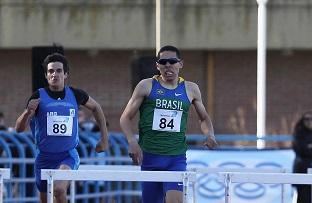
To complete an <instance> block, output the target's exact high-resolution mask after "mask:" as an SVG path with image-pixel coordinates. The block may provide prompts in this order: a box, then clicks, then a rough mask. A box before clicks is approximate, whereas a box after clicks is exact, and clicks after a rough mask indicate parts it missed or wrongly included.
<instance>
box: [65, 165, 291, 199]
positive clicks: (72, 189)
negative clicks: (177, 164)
mask: <svg viewBox="0 0 312 203" xmlns="http://www.w3.org/2000/svg"><path fill="white" fill-rule="evenodd" d="M78 170H114V171H116V170H117V171H123V170H127V171H128V170H130V171H140V166H135V165H88V164H82V165H80V166H79V169H78ZM187 171H191V172H195V173H196V174H209V173H210V174H211V173H213V174H218V173H222V172H227V173H229V172H243V173H248V172H253V173H286V169H283V168H273V169H266V168H218V167H201V168H192V167H190V168H188V169H187ZM220 181H222V182H224V180H223V179H222V180H220ZM70 184H71V186H70V202H71V203H74V202H75V194H76V191H75V181H74V180H72V181H71V183H70ZM284 186H285V185H284V184H281V203H284V199H285V198H284V194H285V188H284ZM196 188H197V184H196V181H195V182H193V183H192V189H193V191H192V192H193V202H196ZM228 190H229V188H228V187H226V188H225V192H226V193H225V194H228Z"/></svg>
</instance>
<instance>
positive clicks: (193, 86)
mask: <svg viewBox="0 0 312 203" xmlns="http://www.w3.org/2000/svg"><path fill="white" fill-rule="evenodd" d="M184 83H185V88H186V89H196V88H198V85H197V84H196V83H195V82H192V81H186V80H185V81H184Z"/></svg>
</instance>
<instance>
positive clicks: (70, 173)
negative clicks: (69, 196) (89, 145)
mask: <svg viewBox="0 0 312 203" xmlns="http://www.w3.org/2000/svg"><path fill="white" fill-rule="evenodd" d="M41 180H47V189H48V191H47V195H48V203H53V197H54V194H53V182H54V181H55V180H68V181H71V180H84V181H86V180H94V181H99V180H105V181H148V182H182V183H183V203H187V201H188V185H189V184H190V183H192V182H195V181H196V173H195V172H184V171H183V172H181V171H131V170H128V171H116V170H55V169H41Z"/></svg>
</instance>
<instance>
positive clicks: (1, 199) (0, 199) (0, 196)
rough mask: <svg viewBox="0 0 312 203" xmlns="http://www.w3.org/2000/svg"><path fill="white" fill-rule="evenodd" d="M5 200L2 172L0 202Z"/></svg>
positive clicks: (0, 176)
mask: <svg viewBox="0 0 312 203" xmlns="http://www.w3.org/2000/svg"><path fill="white" fill-rule="evenodd" d="M2 202H3V177H2V174H0V203H2Z"/></svg>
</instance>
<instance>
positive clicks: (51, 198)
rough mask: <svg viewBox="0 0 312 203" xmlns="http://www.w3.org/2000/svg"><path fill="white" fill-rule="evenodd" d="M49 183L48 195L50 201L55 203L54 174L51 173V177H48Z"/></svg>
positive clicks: (49, 202)
mask: <svg viewBox="0 0 312 203" xmlns="http://www.w3.org/2000/svg"><path fill="white" fill-rule="evenodd" d="M47 183H48V188H47V190H48V191H47V193H48V194H47V195H48V203H53V198H54V194H53V187H54V186H53V176H52V174H50V175H49V178H47Z"/></svg>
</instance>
